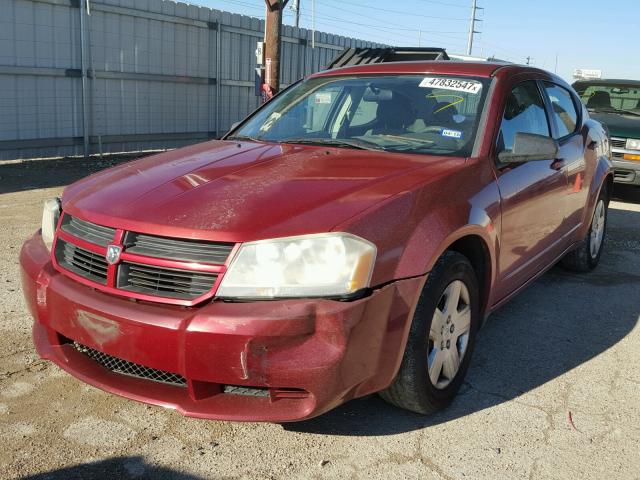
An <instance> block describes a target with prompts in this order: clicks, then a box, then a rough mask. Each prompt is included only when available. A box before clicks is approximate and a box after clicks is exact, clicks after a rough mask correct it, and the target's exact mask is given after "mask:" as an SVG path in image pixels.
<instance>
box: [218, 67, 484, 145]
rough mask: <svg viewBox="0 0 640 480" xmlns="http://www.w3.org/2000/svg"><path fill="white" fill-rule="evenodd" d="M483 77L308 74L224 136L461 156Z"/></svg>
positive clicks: (471, 135)
mask: <svg viewBox="0 0 640 480" xmlns="http://www.w3.org/2000/svg"><path fill="white" fill-rule="evenodd" d="M487 83H488V80H487V79H478V78H463V77H450V76H441V75H438V76H436V75H434V76H426V77H425V76H424V75H422V76H417V75H402V76H397V75H396V76H375V77H353V76H351V77H334V76H332V77H320V78H311V79H309V80H306V81H304V82H301V83H300V84H298V85H296V86H295V87H293V88H291V89H290V90H288V91H286V92H284V93H283V94H282V95H279V96H277V97H276V98H274V99H273V100H272V101H270V102H269V103H267V104H266V105H265V106H264V107H263V108H262V109H261V110H259V111H258V112H257V113H256V114H255V115H254V116H253V117H251V118H250V119H249V120H247V121H246V122H245V123H244V124H243V125H242V126H240V128H238V129H237V130H236V131H234V132H233V134H232V135H230V136H229V137H227V138H229V139H243V138H244V139H251V140H259V141H266V142H277V143H300V144H316V145H332V146H339V147H346V148H360V149H370V150H384V151H390V152H412V153H425V154H434V155H436V154H437V155H460V156H467V155H469V154H470V153H471V149H472V148H473V142H474V139H475V136H476V131H477V126H478V123H479V118H480V114H481V111H482V105H483V103H484V97H485V96H486V90H487Z"/></svg>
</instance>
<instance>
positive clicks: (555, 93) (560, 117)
mask: <svg viewBox="0 0 640 480" xmlns="http://www.w3.org/2000/svg"><path fill="white" fill-rule="evenodd" d="M544 90H545V93H546V94H547V96H548V97H549V101H550V104H551V107H552V111H551V114H552V115H553V117H554V119H555V128H554V132H553V138H555V139H558V138H562V137H566V136H567V135H571V134H572V133H573V132H575V131H576V129H577V127H578V110H577V109H576V104H575V102H574V101H573V96H572V95H571V93H569V91H568V90H567V89H566V88H562V87H561V86H559V85H556V84H554V83H548V82H544Z"/></svg>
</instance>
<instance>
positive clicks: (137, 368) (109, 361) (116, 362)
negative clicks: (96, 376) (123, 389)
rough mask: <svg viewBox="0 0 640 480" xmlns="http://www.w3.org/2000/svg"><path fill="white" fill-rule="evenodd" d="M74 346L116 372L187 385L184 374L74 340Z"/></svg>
mask: <svg viewBox="0 0 640 480" xmlns="http://www.w3.org/2000/svg"><path fill="white" fill-rule="evenodd" d="M73 347H74V348H75V349H76V350H78V351H79V352H80V353H83V354H85V355H86V356H87V357H89V358H91V359H92V360H94V361H96V362H97V363H99V364H100V365H102V366H103V367H104V368H106V369H107V370H111V371H112V372H114V373H120V374H122V375H128V376H130V377H136V378H143V379H145V380H151V381H154V382H160V383H168V384H169V385H178V386H180V387H185V386H186V385H187V381H186V380H185V378H184V377H183V376H182V375H178V374H177V373H171V372H165V371H163V370H156V369H155V368H149V367H145V366H143V365H138V364H137V363H133V362H129V361H127V360H122V359H121V358H118V357H113V356H111V355H108V354H106V353H103V352H100V351H99V350H94V349H93V348H89V347H85V346H84V345H81V344H79V343H77V342H73Z"/></svg>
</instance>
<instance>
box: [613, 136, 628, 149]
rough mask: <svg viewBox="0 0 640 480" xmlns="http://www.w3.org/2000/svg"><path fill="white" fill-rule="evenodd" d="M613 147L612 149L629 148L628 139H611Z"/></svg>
mask: <svg viewBox="0 0 640 480" xmlns="http://www.w3.org/2000/svg"><path fill="white" fill-rule="evenodd" d="M611 147H612V148H622V149H624V148H627V139H626V138H612V139H611Z"/></svg>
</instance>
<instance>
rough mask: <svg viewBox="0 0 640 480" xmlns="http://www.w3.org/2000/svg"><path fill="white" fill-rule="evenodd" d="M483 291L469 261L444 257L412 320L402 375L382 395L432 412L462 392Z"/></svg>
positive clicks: (395, 402)
mask: <svg viewBox="0 0 640 480" xmlns="http://www.w3.org/2000/svg"><path fill="white" fill-rule="evenodd" d="M479 307H480V305H479V289H478V280H477V278H476V274H475V272H474V270H473V267H472V266H471V263H470V262H469V260H468V259H467V258H466V257H465V256H464V255H461V254H460V253H457V252H446V253H445V254H444V255H443V256H442V257H441V258H440V259H439V260H438V262H437V263H436V265H435V266H434V268H433V270H432V271H431V273H430V274H429V278H428V279H427V282H426V284H425V286H424V289H423V291H422V294H421V296H420V299H419V301H418V306H417V307H416V311H415V314H414V317H413V321H412V324H411V330H410V332H409V338H408V340H407V346H406V349H405V352H404V356H403V359H402V364H401V366H400V370H399V372H398V375H397V377H396V379H395V380H394V382H393V383H392V384H391V386H390V387H389V388H387V389H386V390H385V391H383V392H380V396H381V397H382V398H383V399H384V400H386V401H387V402H389V403H392V404H393V405H396V406H398V407H401V408H404V409H407V410H411V411H414V412H417V413H424V414H428V413H433V412H435V411H437V410H440V409H441V408H443V407H445V406H447V405H448V404H449V403H451V401H452V400H453V398H454V397H455V395H456V394H457V393H458V390H459V389H460V386H461V385H462V382H463V380H464V377H465V374H466V372H467V369H468V367H469V362H470V360H471V354H472V352H473V345H474V342H475V337H476V334H477V331H478V326H479V324H480V322H479V317H480V308H479Z"/></svg>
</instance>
